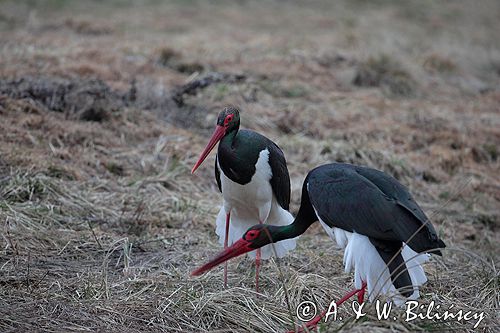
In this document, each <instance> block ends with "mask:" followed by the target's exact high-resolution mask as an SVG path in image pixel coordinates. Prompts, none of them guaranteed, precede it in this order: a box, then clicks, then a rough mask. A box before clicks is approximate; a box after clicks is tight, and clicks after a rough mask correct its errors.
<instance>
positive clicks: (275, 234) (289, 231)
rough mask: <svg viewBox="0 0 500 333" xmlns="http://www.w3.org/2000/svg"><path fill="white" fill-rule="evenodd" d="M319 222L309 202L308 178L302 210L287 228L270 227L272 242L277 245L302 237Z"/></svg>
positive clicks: (300, 209) (302, 199)
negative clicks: (312, 225)
mask: <svg viewBox="0 0 500 333" xmlns="http://www.w3.org/2000/svg"><path fill="white" fill-rule="evenodd" d="M316 221H318V217H317V216H316V212H315V211H314V208H313V206H312V204H311V201H310V200H309V193H308V191H307V178H306V180H305V181H304V185H303V186H302V198H301V201H300V208H299V212H298V213H297V216H296V217H295V220H294V221H293V223H291V224H289V225H285V226H274V225H268V226H267V227H268V230H269V233H270V235H271V238H272V242H273V243H276V242H279V241H282V240H284V239H290V238H294V237H297V236H300V235H302V234H303V233H304V232H305V231H306V230H307V229H308V228H309V227H310V226H311V224H313V223H314V222H316Z"/></svg>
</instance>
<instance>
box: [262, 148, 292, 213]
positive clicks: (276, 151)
mask: <svg viewBox="0 0 500 333" xmlns="http://www.w3.org/2000/svg"><path fill="white" fill-rule="evenodd" d="M267 148H268V150H269V165H270V166H271V172H272V173H273V176H272V177H271V180H270V181H269V182H270V183H271V187H272V189H273V193H274V196H275V197H276V200H277V201H278V203H279V205H280V206H281V208H283V209H286V210H288V209H289V206H290V175H289V174H288V168H287V167H286V160H285V155H284V154H283V152H282V151H281V149H280V147H278V146H277V145H276V144H275V143H274V142H271V144H270V145H269V146H268V147H267Z"/></svg>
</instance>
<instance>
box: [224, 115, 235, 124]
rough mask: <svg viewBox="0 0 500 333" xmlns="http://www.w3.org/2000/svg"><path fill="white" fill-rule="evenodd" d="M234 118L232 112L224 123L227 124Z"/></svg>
mask: <svg viewBox="0 0 500 333" xmlns="http://www.w3.org/2000/svg"><path fill="white" fill-rule="evenodd" d="M232 120H233V115H232V114H229V115H227V117H226V119H224V125H226V126H227V125H228V124H229V123H230V122H231V121H232Z"/></svg>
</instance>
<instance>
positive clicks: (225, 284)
mask: <svg viewBox="0 0 500 333" xmlns="http://www.w3.org/2000/svg"><path fill="white" fill-rule="evenodd" d="M230 218H231V211H229V212H227V213H226V234H225V235H224V249H227V240H228V237H229V220H230ZM224 288H227V261H226V262H225V263H224Z"/></svg>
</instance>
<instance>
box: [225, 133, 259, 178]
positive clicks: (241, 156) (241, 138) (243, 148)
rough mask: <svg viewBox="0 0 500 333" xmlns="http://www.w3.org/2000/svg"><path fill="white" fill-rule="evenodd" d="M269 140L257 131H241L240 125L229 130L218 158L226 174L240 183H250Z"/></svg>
mask: <svg viewBox="0 0 500 333" xmlns="http://www.w3.org/2000/svg"><path fill="white" fill-rule="evenodd" d="M267 141H268V140H267V139H266V138H265V137H264V136H262V135H260V134H258V133H256V132H253V131H249V130H241V131H240V130H238V127H236V128H234V129H232V130H231V131H230V132H228V133H227V134H226V135H225V136H224V137H223V138H222V140H221V141H220V143H219V148H218V150H217V159H218V161H219V165H220V167H221V169H222V172H224V175H226V177H228V178H229V179H231V180H232V181H234V182H236V183H238V184H240V185H245V184H248V183H249V182H250V181H251V180H252V177H253V175H254V174H255V164H256V163H257V160H258V159H259V154H260V152H261V151H262V150H264V149H265V148H266V147H267V144H268V142H267Z"/></svg>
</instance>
